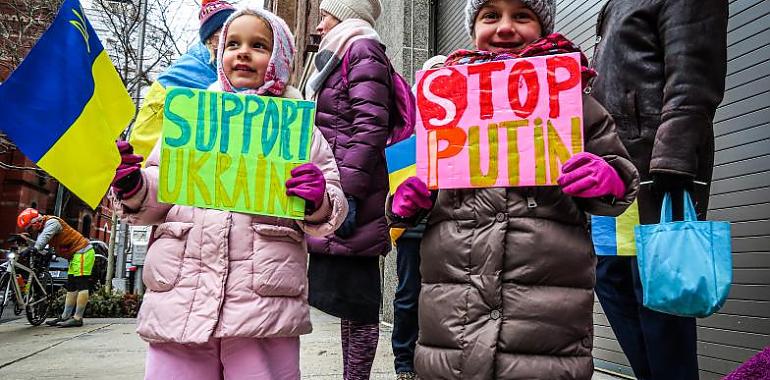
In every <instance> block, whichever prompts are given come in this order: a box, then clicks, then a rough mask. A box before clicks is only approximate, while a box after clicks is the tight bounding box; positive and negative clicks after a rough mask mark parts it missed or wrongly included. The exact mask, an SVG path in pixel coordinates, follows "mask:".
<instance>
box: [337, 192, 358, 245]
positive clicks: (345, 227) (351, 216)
mask: <svg viewBox="0 0 770 380" xmlns="http://www.w3.org/2000/svg"><path fill="white" fill-rule="evenodd" d="M356 207H357V205H356V199H355V198H353V197H348V215H347V216H346V217H345V221H343V222H342V225H341V226H340V228H338V229H337V231H334V234H335V235H337V236H339V237H341V238H343V239H344V238H348V237H350V236H351V235H353V233H354V232H355V231H356Z"/></svg>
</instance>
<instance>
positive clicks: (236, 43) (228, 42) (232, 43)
mask: <svg viewBox="0 0 770 380" xmlns="http://www.w3.org/2000/svg"><path fill="white" fill-rule="evenodd" d="M225 47H227V48H234V47H238V42H236V41H227V44H226V45H225Z"/></svg>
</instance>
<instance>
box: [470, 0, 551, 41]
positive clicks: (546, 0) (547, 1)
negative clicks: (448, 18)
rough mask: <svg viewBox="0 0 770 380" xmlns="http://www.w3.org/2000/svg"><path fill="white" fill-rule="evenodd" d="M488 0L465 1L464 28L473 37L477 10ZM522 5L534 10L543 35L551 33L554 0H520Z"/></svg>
mask: <svg viewBox="0 0 770 380" xmlns="http://www.w3.org/2000/svg"><path fill="white" fill-rule="evenodd" d="M488 1H489V0H467V2H466V3H465V30H467V31H468V34H469V35H470V36H471V37H473V34H474V33H473V24H474V22H475V21H476V16H478V14H479V10H480V9H481V7H483V6H484V4H486V3H487V2H488ZM521 2H522V3H524V5H525V6H526V7H527V8H529V9H531V10H532V12H535V14H536V15H537V17H538V18H539V19H540V26H541V27H542V29H543V35H544V36H547V35H549V34H551V33H553V24H554V22H555V21H556V4H554V0H521Z"/></svg>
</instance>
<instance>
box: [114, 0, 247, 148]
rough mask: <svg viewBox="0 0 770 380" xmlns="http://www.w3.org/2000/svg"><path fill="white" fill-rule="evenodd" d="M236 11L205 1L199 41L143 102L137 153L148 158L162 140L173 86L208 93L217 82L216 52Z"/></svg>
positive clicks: (135, 135)
mask: <svg viewBox="0 0 770 380" xmlns="http://www.w3.org/2000/svg"><path fill="white" fill-rule="evenodd" d="M233 12H235V8H234V7H233V6H232V5H231V4H230V3H228V2H227V1H225V0H204V1H203V3H202V4H201V9H200V12H199V13H198V19H199V21H200V28H199V29H198V37H199V38H200V41H198V42H197V43H196V44H195V45H193V46H192V47H191V48H190V50H188V51H187V53H185V54H183V55H182V56H181V57H179V59H177V60H176V61H175V62H174V63H173V64H172V65H171V66H169V67H168V68H167V69H166V70H165V71H163V72H162V73H160V75H158V79H157V80H156V81H155V82H153V84H152V86H150V90H149V91H148V92H147V94H146V95H145V97H144V100H143V101H142V107H141V108H140V109H139V114H138V115H137V116H136V122H135V123H134V127H133V128H132V129H131V131H132V132H131V135H130V136H129V140H128V141H129V142H130V143H131V145H132V146H133V147H134V152H135V153H136V154H137V155H139V156H142V157H148V156H149V155H150V152H151V151H152V148H153V147H154V146H155V142H157V141H158V138H160V132H161V130H162V127H163V106H164V103H165V101H166V88H167V87H169V86H175V87H189V88H197V89H203V90H205V89H206V88H207V87H208V86H209V85H211V84H212V83H214V82H216V80H217V72H216V56H217V54H216V50H217V44H218V43H219V33H220V31H221V30H222V24H224V23H225V20H226V19H227V17H229V16H230V15H231V14H233Z"/></svg>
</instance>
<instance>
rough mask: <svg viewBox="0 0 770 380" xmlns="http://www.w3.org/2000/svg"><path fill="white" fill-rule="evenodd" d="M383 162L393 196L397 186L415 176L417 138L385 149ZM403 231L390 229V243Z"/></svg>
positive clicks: (411, 138) (402, 229)
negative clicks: (386, 165) (386, 166)
mask: <svg viewBox="0 0 770 380" xmlns="http://www.w3.org/2000/svg"><path fill="white" fill-rule="evenodd" d="M385 162H387V164H388V182H389V183H390V193H391V194H393V193H395V192H396V188H397V187H398V185H400V184H401V183H403V182H404V181H406V179H407V178H409V177H412V176H415V175H417V137H416V136H415V135H412V137H410V138H408V139H406V140H403V141H400V142H398V143H396V144H393V145H391V146H389V147H387V148H385ZM404 231H406V229H404V228H391V229H390V241H391V243H393V244H394V245H395V244H396V240H398V238H399V237H401V235H402V234H403V233H404Z"/></svg>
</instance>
